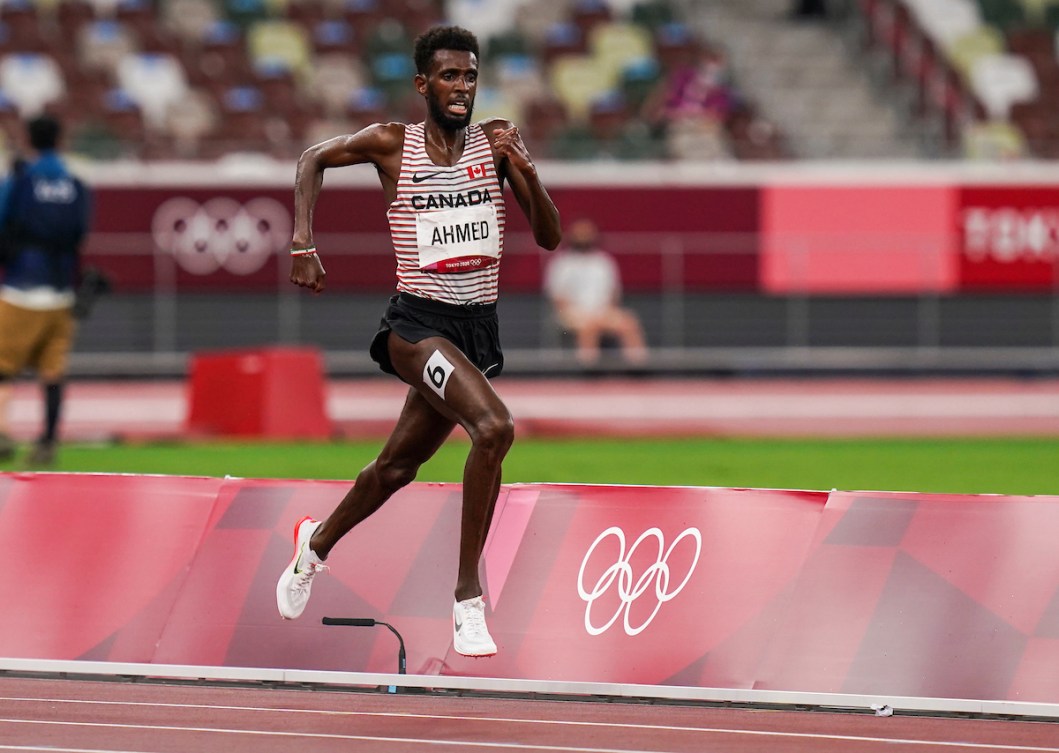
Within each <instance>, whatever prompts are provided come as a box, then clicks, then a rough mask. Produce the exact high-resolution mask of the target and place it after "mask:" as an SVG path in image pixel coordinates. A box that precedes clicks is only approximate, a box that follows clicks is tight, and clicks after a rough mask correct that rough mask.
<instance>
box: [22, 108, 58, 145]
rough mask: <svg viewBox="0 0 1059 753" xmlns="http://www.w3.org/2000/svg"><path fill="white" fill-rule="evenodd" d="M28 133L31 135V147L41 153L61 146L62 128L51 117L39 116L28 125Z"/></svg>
mask: <svg viewBox="0 0 1059 753" xmlns="http://www.w3.org/2000/svg"><path fill="white" fill-rule="evenodd" d="M26 133H28V134H29V144H30V146H32V147H33V148H34V149H36V150H37V151H38V152H39V151H44V150H46V149H54V148H56V147H57V146H58V145H59V136H61V135H62V126H61V125H60V124H59V121H58V120H57V119H56V118H54V117H53V116H51V115H38V116H37V117H35V118H33V119H32V120H30V121H29V123H27V124H26Z"/></svg>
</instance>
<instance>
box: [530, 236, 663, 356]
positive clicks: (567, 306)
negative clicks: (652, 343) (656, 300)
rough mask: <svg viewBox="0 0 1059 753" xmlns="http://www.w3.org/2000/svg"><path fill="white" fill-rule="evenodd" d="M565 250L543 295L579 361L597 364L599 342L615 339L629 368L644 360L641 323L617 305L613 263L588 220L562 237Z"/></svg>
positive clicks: (550, 268)
mask: <svg viewBox="0 0 1059 753" xmlns="http://www.w3.org/2000/svg"><path fill="white" fill-rule="evenodd" d="M567 238H568V239H569V242H568V244H567V245H566V246H565V247H564V248H562V249H561V250H559V251H558V252H556V254H555V255H554V256H553V257H552V259H551V260H550V261H549V263H548V267H547V268H546V270H545V279H544V290H545V293H546V294H547V295H548V298H549V300H550V301H551V303H552V305H553V306H554V308H555V315H556V317H557V318H558V320H559V323H560V324H561V325H562V327H563V329H564V330H566V331H569V332H571V333H573V335H574V338H575V343H576V347H577V358H578V360H579V361H580V362H581V363H582V364H584V365H586V366H591V365H594V364H596V363H598V362H599V357H600V345H601V341H602V339H603V337H604V336H606V335H610V336H613V337H615V338H617V340H618V343H619V344H620V346H621V351H622V355H623V356H624V358H625V359H626V361H628V362H629V363H631V364H636V365H641V364H643V363H644V362H645V361H646V360H647V348H646V346H645V344H644V336H643V329H642V328H641V327H640V320H639V318H638V317H637V316H636V314H635V313H634V312H633V311H631V310H630V309H627V308H623V307H622V306H621V305H620V303H621V278H620V276H619V273H618V265H617V263H615V261H614V258H613V257H612V256H611V255H610V254H609V253H607V252H606V251H604V250H603V249H602V248H600V247H599V231H598V229H597V228H596V225H595V223H594V222H592V221H591V220H588V219H579V220H577V221H575V222H574V223H573V224H572V225H571V226H570V228H569V230H568V231H567Z"/></svg>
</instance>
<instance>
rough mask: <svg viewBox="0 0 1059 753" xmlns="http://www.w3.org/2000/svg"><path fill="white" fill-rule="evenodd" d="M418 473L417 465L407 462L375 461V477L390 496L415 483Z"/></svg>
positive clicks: (380, 459)
mask: <svg viewBox="0 0 1059 753" xmlns="http://www.w3.org/2000/svg"><path fill="white" fill-rule="evenodd" d="M418 472H419V465H418V464H417V463H412V462H409V461H407V460H401V459H391V460H387V459H383V458H379V459H378V460H376V461H375V476H376V478H377V479H378V481H379V484H380V485H381V486H382V487H383V488H384V489H385V490H386V491H388V492H389V493H391V494H392V493H393V492H395V491H397V490H398V489H401V488H403V487H405V486H408V485H409V484H410V483H412V482H413V481H415V477H416V473H418Z"/></svg>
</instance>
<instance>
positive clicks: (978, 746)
mask: <svg viewBox="0 0 1059 753" xmlns="http://www.w3.org/2000/svg"><path fill="white" fill-rule="evenodd" d="M2 750H30V751H37V750H39V751H124V752H126V753H132V752H136V753H177V752H179V753H185V752H186V751H196V753H202V752H209V751H225V753H244V751H245V752H246V753H249V752H250V751H253V753H270V752H271V751H277V752H279V751H282V752H283V753H288V752H289V751H291V750H312V751H314V752H319V753H327V752H328V751H342V753H349V752H350V751H372V752H373V753H404V752H405V751H408V752H411V751H416V753H422V751H432V750H437V751H478V750H483V751H484V750H505V751H539V750H547V751H582V752H584V753H603V752H605V751H622V752H625V751H651V752H652V753H677V752H678V751H679V752H684V751H686V752H688V753H704V752H705V751H709V752H710V753H736V752H737V751H755V752H756V751H763V750H767V751H770V753H771V752H772V751H782V752H785V753H802V752H803V751H804V752H808V751H812V752H813V753H831V752H832V751H842V753H862V752H866V751H883V750H885V751H908V752H909V753H918V752H920V751H946V750H960V751H969V752H971V753H973V752H974V751H1059V723H1051V722H1027V721H1004V720H974V719H958V718H929V717H920V716H906V717H902V716H893V717H886V718H883V717H876V716H868V715H864V714H849V713H828V712H823V711H802V712H798V711H755V710H745V709H724V708H705V707H680V706H663V705H639V704H629V703H603V702H578V701H551V700H515V699H497V698H474V697H452V696H447V697H443V696H417V695H388V694H383V693H351V692H332V691H318V692H313V691H308V690H286V689H275V688H260V689H258V688H231V687H229V688H224V687H207V686H197V685H191V686H188V685H156V684H144V683H135V684H134V683H122V682H90V681H75V680H44V679H20V678H13V677H5V678H0V751H2Z"/></svg>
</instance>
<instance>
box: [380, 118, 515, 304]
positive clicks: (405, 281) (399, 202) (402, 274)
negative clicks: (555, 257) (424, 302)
mask: <svg viewBox="0 0 1059 753" xmlns="http://www.w3.org/2000/svg"><path fill="white" fill-rule="evenodd" d="M386 217H387V219H388V220H389V223H390V236H391V238H392V239H393V247H394V250H395V251H396V253H397V290H398V291H401V292H405V293H411V294H412V295H416V296H419V297H421V298H430V299H432V300H435V301H443V302H445V303H455V304H466V303H491V302H493V301H495V300H496V298H497V283H498V278H499V270H500V257H501V255H502V253H503V248H504V220H505V211H504V197H503V192H502V191H501V189H500V181H499V178H498V176H497V174H496V167H495V165H494V164H493V150H492V148H491V147H490V146H489V140H488V139H487V138H486V135H485V132H484V131H483V130H482V127H481V126H480V125H478V124H477V123H475V124H472V125H470V126H468V127H467V135H466V140H465V143H464V148H463V156H462V157H460V160H459V161H458V162H457V163H456V164H455V165H452V166H451V167H446V166H441V165H435V164H434V163H433V162H432V161H431V159H430V157H428V156H427V152H426V142H425V138H424V124H423V123H416V124H410V125H408V126H406V127H405V136H404V149H403V151H402V153H401V174H400V177H399V178H398V181H397V196H396V197H395V198H394V200H393V203H392V204H390V207H389V209H388V210H387V212H386Z"/></svg>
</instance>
